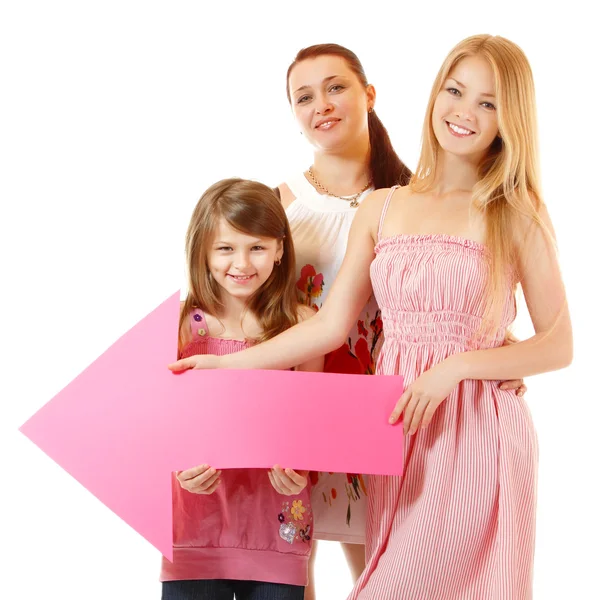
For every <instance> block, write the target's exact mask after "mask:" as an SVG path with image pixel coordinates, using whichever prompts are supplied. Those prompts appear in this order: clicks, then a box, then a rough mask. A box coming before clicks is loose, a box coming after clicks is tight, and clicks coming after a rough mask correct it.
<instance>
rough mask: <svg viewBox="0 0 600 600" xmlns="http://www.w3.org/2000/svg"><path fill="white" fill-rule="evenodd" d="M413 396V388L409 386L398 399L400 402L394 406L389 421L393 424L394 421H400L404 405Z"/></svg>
mask: <svg viewBox="0 0 600 600" xmlns="http://www.w3.org/2000/svg"><path fill="white" fill-rule="evenodd" d="M411 396H412V391H411V388H410V387H408V388H406V390H404V393H403V394H402V396H400V400H398V402H397V403H396V407H395V408H394V410H393V412H392V414H391V415H390V419H389V421H390V423H392V425H393V424H394V423H396V422H397V421H398V419H399V418H400V415H401V414H402V411H403V410H404V407H405V406H406V405H407V404H408V402H409V401H410V399H411Z"/></svg>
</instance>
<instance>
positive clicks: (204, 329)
mask: <svg viewBox="0 0 600 600" xmlns="http://www.w3.org/2000/svg"><path fill="white" fill-rule="evenodd" d="M190 329H191V330H192V336H193V337H192V339H196V336H200V337H205V336H207V335H209V334H208V325H207V324H206V316H205V315H204V313H203V312H202V311H201V310H200V309H199V308H194V310H192V312H191V313H190Z"/></svg>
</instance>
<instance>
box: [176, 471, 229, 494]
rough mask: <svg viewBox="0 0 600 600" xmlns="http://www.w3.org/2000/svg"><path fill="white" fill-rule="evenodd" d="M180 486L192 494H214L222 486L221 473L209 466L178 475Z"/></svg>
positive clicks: (180, 472) (181, 472)
mask: <svg viewBox="0 0 600 600" xmlns="http://www.w3.org/2000/svg"><path fill="white" fill-rule="evenodd" d="M176 477H177V481H179V485H180V486H181V487H182V488H183V489H184V490H187V491H188V492H191V493H192V494H212V493H213V492H214V491H215V490H216V489H217V488H218V487H219V485H221V471H217V470H216V469H213V468H212V467H209V466H208V465H200V466H198V467H192V468H191V469H187V470H186V471H179V472H178V473H176Z"/></svg>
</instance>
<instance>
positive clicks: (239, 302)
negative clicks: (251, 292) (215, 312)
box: [219, 292, 247, 324]
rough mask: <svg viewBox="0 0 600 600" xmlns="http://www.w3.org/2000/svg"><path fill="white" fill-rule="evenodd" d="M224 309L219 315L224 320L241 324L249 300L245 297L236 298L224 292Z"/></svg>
mask: <svg viewBox="0 0 600 600" xmlns="http://www.w3.org/2000/svg"><path fill="white" fill-rule="evenodd" d="M222 301H223V310H222V312H221V314H220V315H219V317H220V318H221V320H222V321H226V322H229V323H232V324H233V323H235V324H241V322H242V316H243V314H244V311H246V312H247V302H246V300H245V299H243V298H236V297H235V296H232V295H231V294H228V293H227V292H224V293H223V296H222Z"/></svg>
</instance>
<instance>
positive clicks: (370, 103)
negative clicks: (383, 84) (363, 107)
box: [366, 84, 377, 109]
mask: <svg viewBox="0 0 600 600" xmlns="http://www.w3.org/2000/svg"><path fill="white" fill-rule="evenodd" d="M366 92H367V109H371V108H373V109H374V108H375V99H376V97H377V93H376V92H375V87H374V86H373V85H372V84H369V85H368V86H367V87H366Z"/></svg>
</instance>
